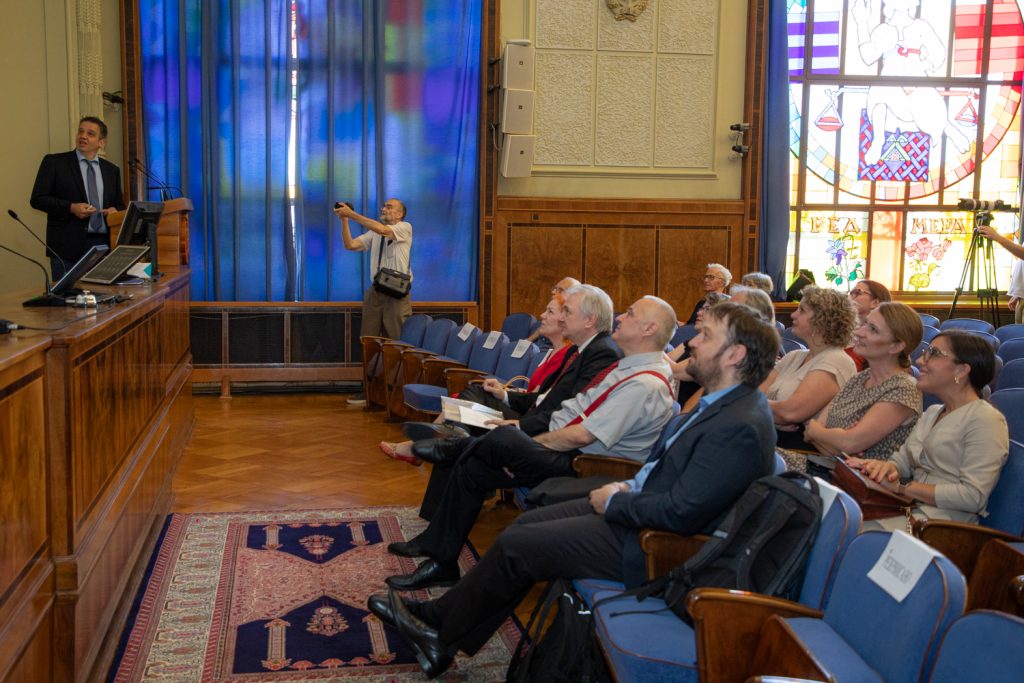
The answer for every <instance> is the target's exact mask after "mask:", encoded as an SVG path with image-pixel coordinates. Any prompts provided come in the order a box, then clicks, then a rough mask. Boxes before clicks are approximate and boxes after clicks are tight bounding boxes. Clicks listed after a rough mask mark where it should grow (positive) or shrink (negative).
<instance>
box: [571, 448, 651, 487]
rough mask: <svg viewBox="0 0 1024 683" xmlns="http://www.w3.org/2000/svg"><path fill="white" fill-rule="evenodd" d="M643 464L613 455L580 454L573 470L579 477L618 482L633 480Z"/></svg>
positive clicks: (575, 460)
mask: <svg viewBox="0 0 1024 683" xmlns="http://www.w3.org/2000/svg"><path fill="white" fill-rule="evenodd" d="M641 465H642V463H639V462H637V461H636V460H630V459H628V458H617V457H615V456H613V455H590V454H588V453H580V454H579V455H577V456H576V457H575V458H573V459H572V469H573V471H574V472H576V476H577V477H581V478H582V477H594V476H602V477H611V478H612V479H615V480H616V481H622V480H625V479H629V478H631V477H632V476H633V475H634V474H636V473H637V472H638V471H639V470H640V467H641Z"/></svg>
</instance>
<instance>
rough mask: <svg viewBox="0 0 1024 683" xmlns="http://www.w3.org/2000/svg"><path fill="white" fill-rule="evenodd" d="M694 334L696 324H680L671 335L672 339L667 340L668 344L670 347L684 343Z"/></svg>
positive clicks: (695, 332)
mask: <svg viewBox="0 0 1024 683" xmlns="http://www.w3.org/2000/svg"><path fill="white" fill-rule="evenodd" d="M696 336H697V326H696V325H680V326H679V327H677V328H676V333H675V334H673V335H672V340H671V341H670V342H669V344H671V345H672V348H676V347H677V346H679V345H680V344H685V343H686V342H688V341H690V340H691V339H693V338H694V337H696Z"/></svg>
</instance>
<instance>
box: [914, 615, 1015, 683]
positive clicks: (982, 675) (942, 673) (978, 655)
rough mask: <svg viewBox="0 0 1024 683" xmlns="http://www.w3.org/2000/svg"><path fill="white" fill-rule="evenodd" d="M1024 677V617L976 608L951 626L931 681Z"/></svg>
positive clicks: (955, 682)
mask: <svg viewBox="0 0 1024 683" xmlns="http://www.w3.org/2000/svg"><path fill="white" fill-rule="evenodd" d="M1021 679H1024V619H1021V618H1019V617H1014V616H1011V615H1009V614H1004V613H1002V612H993V611H991V610H976V611H973V612H969V613H967V614H965V615H963V616H962V617H960V618H959V619H957V620H956V621H954V622H953V624H952V625H951V626H950V627H949V629H948V630H947V631H946V634H945V635H944V636H943V638H942V643H941V645H939V652H938V655H937V656H936V657H935V666H934V668H933V669H932V675H931V678H930V679H929V681H930V683H964V681H985V682H986V683H995V682H996V681H1019V680H1021Z"/></svg>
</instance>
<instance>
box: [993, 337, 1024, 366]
mask: <svg viewBox="0 0 1024 683" xmlns="http://www.w3.org/2000/svg"><path fill="white" fill-rule="evenodd" d="M996 353H998V354H999V357H1000V358H1002V359H1003V362H1004V363H1009V362H1010V361H1011V360H1020V359H1021V358H1024V338H1022V337H1018V338H1016V339H1007V340H1006V341H1004V342H1003V343H1002V344H1000V345H999V350H998V351H997V352H996Z"/></svg>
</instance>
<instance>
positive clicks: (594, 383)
mask: <svg viewBox="0 0 1024 683" xmlns="http://www.w3.org/2000/svg"><path fill="white" fill-rule="evenodd" d="M617 367H619V361H615V362H614V363H612V364H611V365H609V366H608V367H606V368H605V369H604V370H602V371H601V372H599V373H597V376H596V377H594V379H592V380H590V384H588V385H587V386H585V387H584V388H583V391H582V392H580V393H584V392H586V391H587V389H592V388H594V387H596V386H597V385H598V384H600V383H601V381H602V380H603V379H604V378H605V377H607V376H608V375H610V374H611V372H612V370H614V369H615V368H617Z"/></svg>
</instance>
